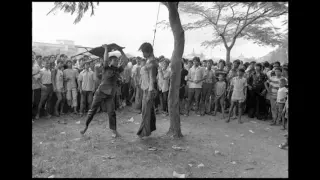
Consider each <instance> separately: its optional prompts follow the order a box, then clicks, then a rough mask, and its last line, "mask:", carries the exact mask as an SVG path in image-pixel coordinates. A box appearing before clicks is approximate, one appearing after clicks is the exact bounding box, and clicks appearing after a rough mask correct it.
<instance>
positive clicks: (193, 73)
mask: <svg viewBox="0 0 320 180" xmlns="http://www.w3.org/2000/svg"><path fill="white" fill-rule="evenodd" d="M203 77H204V73H203V68H202V67H200V66H198V67H197V68H196V67H195V66H193V67H192V68H190V70H189V74H188V79H190V80H192V81H196V80H200V79H202V78H203ZM202 83H203V81H201V82H199V83H194V82H189V88H202Z"/></svg>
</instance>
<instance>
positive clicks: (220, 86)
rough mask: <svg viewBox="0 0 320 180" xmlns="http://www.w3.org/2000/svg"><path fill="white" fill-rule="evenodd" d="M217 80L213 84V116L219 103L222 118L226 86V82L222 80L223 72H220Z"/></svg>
mask: <svg viewBox="0 0 320 180" xmlns="http://www.w3.org/2000/svg"><path fill="white" fill-rule="evenodd" d="M218 79H219V81H218V82H216V84H215V88H214V89H215V93H214V94H215V98H214V102H215V107H214V112H213V116H215V115H216V114H217V110H218V105H219V104H220V106H221V111H222V119H224V108H225V107H224V103H225V98H226V90H227V89H226V88H227V84H226V82H225V80H224V75H223V73H220V74H219V76H218Z"/></svg>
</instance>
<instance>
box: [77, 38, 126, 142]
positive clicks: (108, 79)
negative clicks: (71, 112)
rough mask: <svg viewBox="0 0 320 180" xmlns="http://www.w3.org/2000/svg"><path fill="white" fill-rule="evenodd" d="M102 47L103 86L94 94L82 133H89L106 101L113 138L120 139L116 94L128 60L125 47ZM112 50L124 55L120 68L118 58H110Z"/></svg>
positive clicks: (114, 45) (110, 45) (115, 45)
mask: <svg viewBox="0 0 320 180" xmlns="http://www.w3.org/2000/svg"><path fill="white" fill-rule="evenodd" d="M102 47H103V48H104V55H103V57H104V64H103V72H102V79H101V84H100V85H99V87H98V89H97V91H96V92H95V94H94V97H93V102H92V105H91V108H90V110H89V112H88V115H87V120H86V126H85V128H84V130H82V131H80V133H81V134H84V133H85V132H86V131H87V129H88V127H89V124H90V122H91V121H92V119H93V116H94V115H95V114H96V112H97V109H98V107H99V106H100V105H101V103H102V101H105V102H106V109H107V112H108V116H109V128H110V129H111V130H112V137H118V136H119V134H118V132H117V123H116V112H115V104H114V97H115V93H116V87H117V79H118V78H119V76H120V73H121V72H123V70H124V68H125V67H126V65H127V63H128V58H127V56H126V55H125V53H124V52H123V50H122V49H123V47H120V46H118V45H117V44H109V45H107V44H105V45H103V46H102ZM112 50H117V51H119V52H120V53H121V55H122V56H121V60H120V61H121V62H120V65H119V66H118V58H117V57H116V56H111V57H109V52H110V51H112Z"/></svg>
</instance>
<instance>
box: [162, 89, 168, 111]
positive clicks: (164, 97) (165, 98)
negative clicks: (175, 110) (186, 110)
mask: <svg viewBox="0 0 320 180" xmlns="http://www.w3.org/2000/svg"><path fill="white" fill-rule="evenodd" d="M168 93H169V91H166V92H162V93H161V99H162V111H163V112H168Z"/></svg>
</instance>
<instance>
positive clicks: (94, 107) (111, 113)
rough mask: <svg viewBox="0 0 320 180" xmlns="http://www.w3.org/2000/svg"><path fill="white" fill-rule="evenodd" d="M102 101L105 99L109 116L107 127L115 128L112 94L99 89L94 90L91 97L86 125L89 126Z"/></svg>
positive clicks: (115, 120)
mask: <svg viewBox="0 0 320 180" xmlns="http://www.w3.org/2000/svg"><path fill="white" fill-rule="evenodd" d="M102 101H105V106H106V110H107V112H108V116H109V128H110V129H112V130H117V119H116V112H115V110H114V105H115V104H114V95H107V94H105V93H103V92H101V91H99V90H97V91H96V93H95V94H94V97H93V102H92V105H91V108H90V110H89V112H88V116H87V120H86V126H89V124H90V122H91V121H92V119H93V116H94V115H95V114H96V112H97V109H98V107H99V106H100V105H101V103H102Z"/></svg>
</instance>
